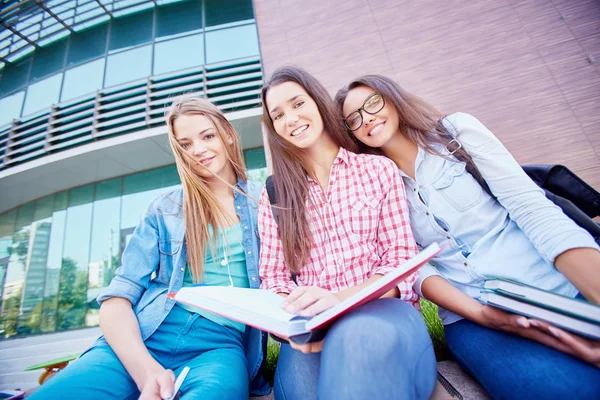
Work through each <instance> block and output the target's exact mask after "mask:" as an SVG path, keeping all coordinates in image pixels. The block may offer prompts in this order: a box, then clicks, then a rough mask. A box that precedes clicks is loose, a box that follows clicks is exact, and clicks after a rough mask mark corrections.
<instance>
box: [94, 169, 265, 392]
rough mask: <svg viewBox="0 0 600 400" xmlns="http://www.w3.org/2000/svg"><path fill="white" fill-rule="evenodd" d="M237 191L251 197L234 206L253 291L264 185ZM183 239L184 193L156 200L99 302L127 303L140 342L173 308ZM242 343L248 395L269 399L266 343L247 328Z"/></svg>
mask: <svg viewBox="0 0 600 400" xmlns="http://www.w3.org/2000/svg"><path fill="white" fill-rule="evenodd" d="M236 187H237V188H238V189H240V190H241V191H242V192H243V193H246V194H247V195H248V196H250V198H248V197H246V196H244V195H241V194H239V193H237V192H235V191H234V205H235V208H236V212H237V215H238V217H240V221H241V225H242V227H243V232H244V237H243V246H244V251H245V253H246V268H247V269H248V280H249V284H250V287H251V288H255V289H258V288H259V286H260V281H259V275H258V256H259V246H260V240H259V237H258V228H257V225H256V220H257V214H258V204H257V203H256V202H255V201H254V200H252V199H258V198H259V197H260V193H261V191H262V188H263V185H262V184H260V183H256V182H248V183H245V182H243V181H242V180H238V183H237V184H236ZM184 236H185V224H184V220H183V190H182V189H177V190H175V191H172V192H170V193H165V194H163V195H161V196H159V197H158V198H156V199H155V200H154V201H153V202H152V203H151V204H150V205H149V206H148V209H147V210H146V212H145V214H144V216H143V218H142V220H141V221H140V223H139V224H138V226H137V227H136V228H135V231H134V232H133V236H132V237H131V240H130V242H129V244H128V245H127V247H126V249H125V251H124V252H123V256H122V263H121V266H120V267H119V268H118V269H117V271H116V275H115V277H114V278H113V280H112V281H111V283H110V285H109V286H108V287H106V288H105V289H104V290H103V291H102V293H101V294H100V295H99V296H98V299H97V300H98V303H100V304H102V302H103V301H105V300H107V299H110V298H111V297H122V298H125V299H127V300H129V301H130V302H131V304H132V305H133V311H134V313H135V315H136V316H137V319H138V322H139V325H140V331H141V334H142V340H146V339H147V338H148V337H149V336H150V335H152V333H153V332H154V331H155V330H156V329H157V328H158V326H159V325H160V324H161V323H162V322H163V321H164V319H165V317H166V316H167V314H168V313H169V312H170V311H171V309H172V308H173V305H174V304H175V302H174V301H173V300H172V299H170V298H167V293H169V292H177V291H178V290H179V289H181V287H182V284H183V279H184V272H185V268H186V265H187V264H186V245H185V241H184ZM244 340H245V347H246V357H247V360H248V374H249V376H250V380H251V387H250V389H251V392H252V393H254V394H259V395H263V394H268V393H269V391H270V388H269V386H268V384H267V382H266V380H264V378H263V377H262V374H259V370H260V367H261V364H262V361H263V357H265V356H266V341H267V337H266V335H265V334H263V333H262V332H260V331H259V330H257V329H254V328H250V327H248V329H246V332H245V338H244ZM103 343H106V340H105V339H104V337H100V338H99V339H98V340H97V341H96V343H95V345H98V344H103Z"/></svg>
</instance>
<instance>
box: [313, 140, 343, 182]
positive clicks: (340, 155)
mask: <svg viewBox="0 0 600 400" xmlns="http://www.w3.org/2000/svg"><path fill="white" fill-rule="evenodd" d="M340 162H343V163H344V164H346V165H349V164H350V152H349V151H348V150H346V149H345V148H343V147H340V149H339V150H338V153H337V155H336V156H335V160H333V164H332V168H333V165H338V164H339V163H340ZM306 180H307V181H309V182H313V179H312V178H311V177H310V176H307V177H306Z"/></svg>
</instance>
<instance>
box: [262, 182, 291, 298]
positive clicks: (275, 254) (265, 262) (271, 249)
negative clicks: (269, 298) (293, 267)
mask: <svg viewBox="0 0 600 400" xmlns="http://www.w3.org/2000/svg"><path fill="white" fill-rule="evenodd" d="M258 234H259V236H260V262H259V274H260V280H261V284H260V287H261V289H267V290H270V291H272V292H275V293H288V294H289V293H292V291H293V290H294V289H295V288H296V287H297V285H296V284H295V283H294V281H292V279H291V274H290V272H289V269H288V267H287V265H286V264H285V261H284V257H283V246H282V244H281V240H280V239H279V233H278V231H277V222H276V221H275V218H274V217H273V213H272V212H271V203H270V202H269V196H268V194H267V189H266V188H265V189H263V191H262V193H261V196H260V201H259V203H258Z"/></svg>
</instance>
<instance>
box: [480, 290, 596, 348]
mask: <svg viewBox="0 0 600 400" xmlns="http://www.w3.org/2000/svg"><path fill="white" fill-rule="evenodd" d="M480 300H481V301H482V302H484V303H486V304H488V305H490V306H493V307H497V308H501V309H503V310H506V311H509V312H512V313H515V314H520V315H524V316H526V317H529V318H536V319H539V320H542V321H546V322H548V323H550V324H553V325H555V326H558V327H559V328H563V329H565V330H567V331H571V332H573V333H576V334H578V335H582V336H586V337H589V338H591V339H595V340H599V339H600V324H597V323H593V322H589V321H586V320H582V319H578V318H575V317H572V316H569V315H565V314H562V313H560V312H557V311H554V310H550V309H547V308H544V307H541V306H539V305H536V304H533V303H526V302H522V301H519V300H516V299H514V298H512V297H507V296H503V295H502V294H500V293H496V292H488V293H482V294H481V297H480Z"/></svg>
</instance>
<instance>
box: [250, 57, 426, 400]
mask: <svg viewBox="0 0 600 400" xmlns="http://www.w3.org/2000/svg"><path fill="white" fill-rule="evenodd" d="M262 99H263V120H264V123H265V127H266V131H267V136H268V143H269V146H270V149H271V154H272V162H273V172H274V174H273V182H274V189H275V194H276V207H277V208H276V214H277V220H276V219H275V217H274V215H273V212H272V208H271V203H270V201H269V197H268V193H267V190H266V189H265V190H263V193H262V195H261V198H260V201H259V216H258V225H259V232H260V237H261V255H260V276H261V282H262V283H261V288H263V289H268V290H271V291H274V292H276V293H279V294H280V295H282V296H284V297H286V301H284V303H283V307H284V309H285V310H286V311H288V312H291V313H297V314H298V315H300V316H312V315H315V314H318V313H320V312H322V311H324V310H326V309H328V308H329V307H331V306H333V305H335V304H337V303H339V302H340V301H342V300H343V299H345V298H347V297H349V296H351V295H352V294H354V293H356V292H357V291H358V290H360V289H361V288H362V287H364V286H365V285H367V284H369V283H370V282H373V281H375V280H377V279H380V278H381V276H382V275H384V274H386V273H387V272H389V271H390V270H392V269H393V268H396V267H397V266H399V265H401V264H402V263H404V262H405V261H406V260H408V259H409V258H410V257H411V256H413V255H415V254H416V252H417V248H416V245H415V242H414V239H413V237H412V233H411V230H410V226H409V223H408V219H407V218H408V216H407V208H406V199H405V195H404V188H403V184H402V180H401V178H400V176H399V175H398V173H397V170H396V167H395V165H394V164H393V163H392V162H391V161H390V160H388V159H386V158H384V157H380V156H373V155H358V154H356V153H355V151H356V145H355V143H354V142H353V141H352V140H351V139H350V137H349V136H347V135H346V133H345V131H344V127H343V125H342V121H341V115H340V114H339V112H338V111H337V109H336V108H335V105H334V103H333V101H332V99H331V97H330V96H329V94H328V93H327V91H326V90H325V88H324V87H323V86H322V85H321V84H320V83H319V82H318V81H317V80H316V79H315V78H314V77H312V76H311V75H309V74H308V73H307V72H305V71H303V70H302V69H299V68H295V67H285V68H282V69H279V70H278V71H276V72H275V73H274V74H273V76H272V77H271V80H270V82H269V83H268V84H266V85H265V86H264V87H263V90H262ZM293 275H294V276H295V279H294V278H293ZM415 280H416V275H413V276H411V277H410V278H408V279H407V280H406V281H405V282H402V283H401V284H400V285H399V286H398V287H397V288H395V289H394V290H392V291H390V292H389V293H387V294H386V295H384V296H383V297H385V298H381V299H378V300H375V301H372V302H370V303H368V304H365V305H363V306H361V307H358V308H357V309H355V310H353V311H351V312H349V313H347V314H345V315H344V316H343V317H342V318H340V319H339V320H337V321H336V322H334V323H333V324H332V326H331V327H330V328H329V330H328V331H327V333H326V336H325V339H324V340H323V341H321V342H318V343H309V344H306V345H297V344H294V343H293V342H291V344H283V345H282V346H281V352H280V355H279V362H278V365H277V370H276V373H275V384H274V386H275V398H276V399H288V400H289V399H316V398H320V399H368V398H378V399H397V398H402V399H428V398H429V397H430V395H431V393H432V391H433V388H434V386H435V381H436V363H435V356H434V353H433V348H432V343H431V340H430V338H429V336H428V334H427V329H426V327H425V325H424V322H423V320H422V318H421V316H420V315H419V313H418V311H417V310H416V309H415V307H414V306H415V305H416V304H417V301H418V296H417V295H416V293H415V292H414V291H413V289H412V284H413V282H414V281H415Z"/></svg>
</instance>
